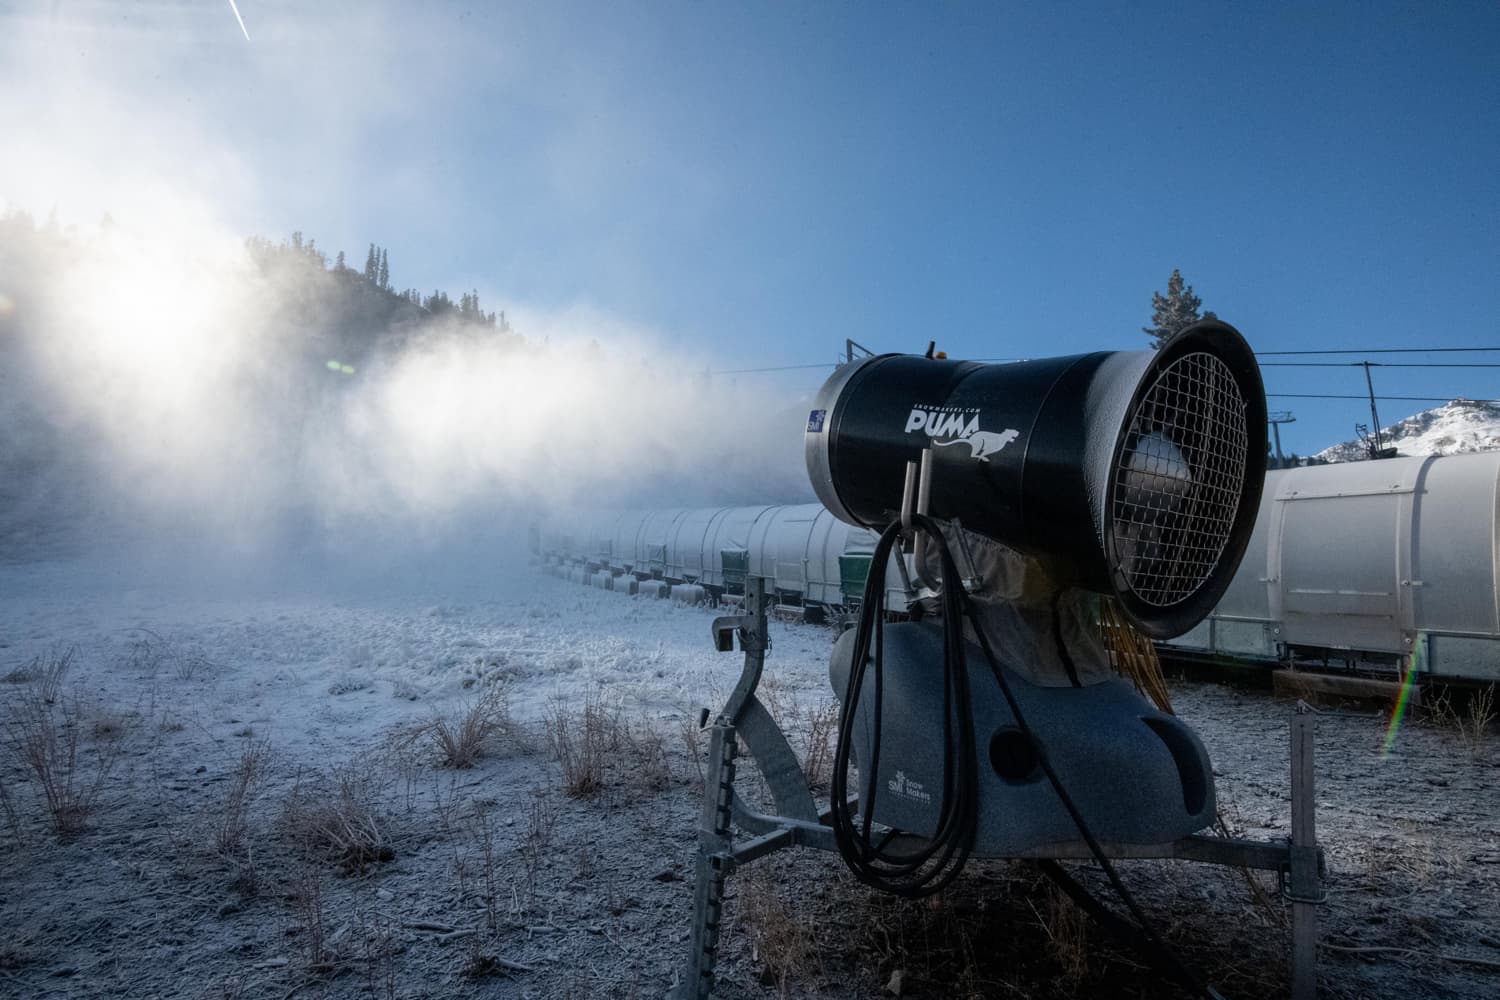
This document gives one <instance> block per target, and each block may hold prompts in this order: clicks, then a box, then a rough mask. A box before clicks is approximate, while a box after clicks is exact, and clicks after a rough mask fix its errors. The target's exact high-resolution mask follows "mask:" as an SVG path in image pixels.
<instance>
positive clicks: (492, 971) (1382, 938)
mask: <svg viewBox="0 0 1500 1000" xmlns="http://www.w3.org/2000/svg"><path fill="white" fill-rule="evenodd" d="M123 565H125V563H124V562H123V561H122V562H121V563H120V564H119V565H111V564H110V563H108V562H103V561H99V560H92V561H86V562H72V563H68V562H53V563H40V564H31V565H19V566H17V565H13V566H7V567H0V678H3V679H4V680H5V681H6V683H0V707H3V710H4V711H5V713H6V715H5V720H6V721H5V729H4V730H3V731H0V736H3V741H0V743H3V746H4V748H5V753H4V755H3V759H0V779H3V782H4V784H3V788H4V790H5V802H6V804H7V813H6V815H4V816H0V823H3V824H4V826H3V827H0V829H3V836H0V926H4V927H5V928H6V933H5V937H4V940H3V941H0V995H6V996H15V997H50V996H55V997H62V996H70V997H94V996H139V997H149V996H163V997H168V996H185V997H244V998H259V997H270V998H290V997H298V996H300V997H313V996H330V997H358V996H375V997H398V996H400V997H428V996H495V997H510V996H515V997H568V998H570V1000H574V998H581V997H593V996H599V997H604V996H609V997H612V998H618V997H629V996H642V997H659V996H661V995H663V994H664V992H665V991H666V989H667V988H668V987H669V986H670V984H671V983H672V980H673V977H674V975H675V974H676V972H677V970H678V969H679V968H680V966H681V963H682V960H683V952H684V947H685V933H686V928H687V922H688V917H689V913H690V898H691V882H690V880H691V873H692V864H693V851H694V836H695V834H694V829H695V823H696V815H697V811H698V796H699V794H700V793H699V787H700V786H699V781H700V779H699V770H698V768H699V763H698V753H699V752H700V751H701V746H697V745H695V738H694V732H695V730H694V727H693V726H692V725H691V723H692V721H693V720H694V719H695V718H696V715H697V711H698V708H699V707H700V706H706V705H715V704H717V703H718V702H719V700H720V699H722V697H723V695H724V694H725V693H726V692H727V691H728V689H729V687H730V686H731V685H732V684H733V682H734V680H735V679H736V677H737V674H738V668H739V658H738V657H737V656H733V655H721V654H716V653H714V652H713V651H712V649H711V646H710V643H709V630H708V624H709V621H710V618H711V616H712V612H709V611H707V610H706V609H700V608H679V607H673V606H672V605H670V604H669V603H668V602H658V601H652V600H649V599H632V598H627V597H623V596H621V595H616V594H611V593H606V592H602V591H596V590H593V589H589V588H583V587H579V586H577V585H574V584H570V583H566V582H564V581H561V580H556V579H553V578H551V577H546V576H543V575H541V574H539V573H535V572H533V571H531V570H529V569H528V568H526V567H525V566H524V565H521V564H518V563H517V562H516V561H515V560H497V561H496V563H495V565H494V568H493V571H492V572H479V573H472V572H471V573H468V574H465V575H453V574H447V573H439V572H435V571H424V570H421V569H418V568H414V567H412V566H408V567H405V568H404V569H403V570H402V571H401V572H395V571H390V570H386V571H373V570H372V571H370V572H366V573H361V574H347V573H346V574H342V576H341V578H340V579H338V580H337V582H334V581H335V577H334V576H333V575H332V574H324V575H323V576H322V577H319V576H317V575H304V576H299V577H297V578H286V577H284V576H282V575H279V574H277V573H275V572H265V571H263V572H261V573H258V574H253V575H248V576H247V575H245V574H240V575H238V576H234V575H232V574H224V573H204V574H202V575H200V576H199V577H198V578H185V577H184V576H183V575H182V574H181V573H176V572H166V571H163V572H159V573H152V572H150V571H149V570H146V569H143V568H142V566H141V565H140V564H138V563H132V564H131V565H130V569H129V571H128V572H127V571H125V570H124V569H122V568H120V567H121V566H123ZM226 581H232V582H226ZM831 639H832V633H831V632H830V631H829V630H827V629H824V628H821V627H816V626H807V625H798V624H790V623H776V624H774V625H773V649H772V653H771V657H770V660H769V663H768V676H769V677H771V678H774V687H773V690H772V692H771V694H772V696H773V700H775V701H776V702H777V703H778V706H779V708H780V711H781V712H782V714H783V716H784V718H785V719H786V720H787V722H788V725H789V728H798V727H805V726H806V725H808V724H809V723H810V720H812V719H814V718H816V717H817V715H818V713H819V710H820V709H821V708H823V707H824V706H826V704H827V703H828V700H829V694H830V693H829V691H828V688H827V680H826V676H827V675H826V656H827V651H828V649H829V646H830V643H831ZM69 651H71V656H72V658H71V662H70V666H69V668H68V670H67V672H66V674H65V675H64V676H63V677H62V678H61V682H60V683H59V684H58V685H57V686H56V690H55V691H53V692H51V695H52V702H51V704H50V705H49V704H47V703H46V699H45V697H44V695H45V694H47V692H45V691H43V690H42V689H43V687H44V681H45V678H42V677H38V676H35V675H36V674H38V673H39V671H38V669H37V668H35V667H32V666H31V665H33V664H39V665H42V666H45V664H47V663H48V662H57V661H58V660H59V659H60V658H61V657H63V656H65V655H67V654H68V653H69ZM28 668H29V672H30V674H31V675H33V676H27V675H28ZM495 691H499V692H503V694H504V698H505V700H506V703H507V704H508V710H509V715H510V719H509V721H508V723H507V724H506V725H505V726H504V727H503V728H502V729H501V730H500V731H499V732H498V733H496V734H495V737H494V738H493V739H492V740H491V742H490V744H489V746H488V748H487V753H486V754H485V756H483V757H482V758H480V759H479V760H478V761H477V762H476V763H475V765H474V766H473V767H471V768H467V769H462V770H460V769H454V768H452V767H447V766H444V757H443V752H442V751H441V749H440V748H439V746H438V744H437V743H436V742H435V741H434V740H432V739H430V738H429V733H428V732H427V731H426V730H424V728H423V727H425V726H427V725H428V724H429V723H430V722H431V721H432V720H433V719H435V718H453V719H456V718H457V717H458V716H459V715H460V714H461V713H463V712H464V711H465V710H466V709H467V708H471V707H473V706H475V705H476V704H480V703H481V702H482V701H483V699H484V697H485V694H486V693H487V692H495ZM1174 697H1175V699H1176V700H1177V703H1178V704H1177V708H1178V711H1179V713H1180V714H1181V715H1183V716H1184V718H1186V719H1187V720H1188V721H1189V722H1190V724H1192V725H1194V726H1195V727H1196V728H1197V729H1198V730H1199V732H1200V733H1201V734H1202V735H1203V737H1204V740H1205V742H1206V743H1207V745H1208V746H1209V748H1210V751H1211V752H1212V753H1213V755H1214V758H1215V764H1216V769H1217V770H1218V772H1219V787H1220V797H1221V801H1222V802H1223V804H1224V806H1225V811H1226V815H1227V817H1228V819H1229V820H1230V821H1231V822H1232V823H1234V824H1237V825H1238V827H1239V828H1240V829H1241V830H1242V831H1243V832H1245V833H1246V834H1248V835H1251V836H1281V835H1285V833H1286V815H1287V805H1286V801H1285V789H1286V778H1285V775H1286V768H1287V764H1286V736H1285V733H1286V722H1287V718H1288V715H1289V711H1290V710H1289V707H1288V706H1287V705H1285V704H1282V703H1276V702H1273V701H1272V700H1270V699H1269V698H1268V697H1266V696H1263V695H1260V694H1255V693H1244V692H1237V691H1232V690H1228V689H1224V688H1220V687H1216V686H1211V685H1206V684H1196V683H1183V684H1179V685H1178V686H1177V687H1176V688H1175V689H1174ZM27 706H30V707H31V714H30V715H27V714H25V712H24V711H23V710H24V709H25V708H26V707H27ZM586 707H587V708H588V709H589V711H590V712H592V713H593V718H594V719H595V720H596V721H595V723H594V728H593V729H592V730H590V729H589V728H588V725H589V724H588V723H586V722H585V721H584V719H583V718H582V713H583V712H584V710H585V708H586ZM43 718H45V719H47V720H51V722H50V724H51V725H52V726H53V734H54V736H55V737H56V738H57V739H58V741H59V742H58V744H57V746H60V747H63V748H66V745H67V742H68V737H69V736H70V734H71V735H73V736H76V739H77V754H76V757H75V758H74V760H73V762H72V764H71V765H69V770H70V773H71V774H72V777H73V781H74V784H73V786H72V790H71V794H73V795H74V796H75V800H77V801H83V802H84V803H85V804H86V805H87V807H88V810H87V814H86V816H84V817H81V824H80V825H81V826H82V827H83V829H82V832H80V833H78V834H76V835H75V836H72V837H70V838H59V837H58V836H57V835H56V834H55V833H54V831H53V829H52V827H51V826H50V825H49V821H48V810H47V808H46V806H45V803H44V802H43V800H42V798H41V796H40V795H39V794H38V793H39V792H40V791H41V783H40V782H39V781H38V779H37V777H36V775H35V774H34V773H28V772H27V769H26V768H25V767H24V766H23V762H22V761H20V760H19V759H18V758H17V756H16V753H15V749H16V746H17V744H18V742H19V743H21V744H24V743H25V740H26V738H27V737H28V735H30V734H34V732H35V729H36V725H37V723H36V722H35V721H34V720H37V719H43ZM549 719H550V720H552V723H553V726H552V729H553V732H554V734H555V733H556V731H557V730H556V725H557V722H558V720H563V721H565V722H566V723H567V724H568V725H569V726H571V727H572V729H571V733H572V735H573V737H574V738H575V740H582V739H583V738H584V736H585V735H586V734H587V733H589V732H593V733H594V735H595V736H597V737H598V739H599V744H598V746H599V747H600V748H601V752H602V755H603V757H604V760H603V764H602V777H603V787H602V788H600V789H599V790H597V791H596V792H595V793H594V794H592V795H588V796H583V797H576V798H575V797H570V796H569V795H567V794H566V791H567V790H566V789H565V787H564V782H565V775H564V772H563V769H562V767H561V766H560V764H559V762H558V760H557V757H556V754H555V752H554V746H553V744H552V742H551V741H549V739H548V736H547V729H548V726H547V725H546V723H547V720H549ZM27 720H33V721H32V722H28V721H27ZM1383 729H1384V725H1383V720H1382V719H1381V718H1380V717H1379V716H1378V715H1376V714H1373V713H1370V714H1358V713H1354V714H1329V715H1326V716H1323V717H1321V718H1320V719H1319V733H1318V754H1319V757H1318V764H1319V766H1318V775H1319V782H1320V802H1319V807H1320V814H1319V832H1320V835H1321V837H1322V839H1323V842H1324V844H1325V846H1326V847H1327V849H1328V852H1329V860H1330V865H1331V868H1332V877H1331V881H1330V887H1331V896H1330V900H1331V902H1330V905H1329V906H1328V907H1327V908H1326V909H1325V911H1324V916H1325V938H1324V940H1325V942H1326V943H1327V944H1329V945H1331V946H1333V947H1331V948H1330V949H1329V950H1328V951H1326V952H1325V954H1324V956H1323V982H1324V987H1325V991H1326V992H1328V993H1329V994H1330V995H1337V996H1346V997H1362V996H1389V995H1401V994H1404V995H1408V996H1442V997H1460V998H1474V1000H1477V998H1480V997H1492V996H1495V995H1497V993H1500V990H1497V988H1496V987H1497V986H1500V926H1497V925H1500V792H1497V791H1496V787H1497V784H1500V780H1497V779H1500V766H1497V765H1500V761H1497V748H1496V746H1495V742H1494V739H1493V737H1491V738H1490V739H1489V740H1488V741H1487V742H1485V741H1480V742H1478V743H1470V742H1467V741H1465V740H1464V739H1462V738H1461V737H1460V736H1459V735H1458V734H1456V733H1455V732H1454V731H1452V730H1451V729H1448V728H1442V727H1435V726H1428V725H1412V726H1409V727H1407V728H1406V729H1405V730H1404V731H1403V733H1402V735H1401V737H1400V739H1399V740H1398V742H1397V744H1396V746H1395V750H1394V752H1393V753H1392V754H1391V755H1390V756H1388V757H1382V756H1381V755H1380V742H1381V736H1382V735H1383ZM804 737H805V733H795V734H794V738H793V742H794V744H797V745H798V746H799V747H801V746H802V745H803V740H804ZM576 749H577V748H576V746H575V750H576ZM53 760H54V761H58V762H61V761H64V757H63V756H54V758H53ZM62 766H63V764H61V763H59V764H58V767H59V768H61V767H62ZM247 775H248V777H247ZM96 781H97V783H98V792H97V795H96V796H94V797H93V798H92V799H91V800H90V799H89V794H88V793H90V792H91V791H92V790H93V788H94V783H95V782H96ZM325 822H334V823H344V824H347V826H348V828H349V829H347V830H344V831H343V832H344V833H347V834H348V835H349V836H348V837H347V838H346V839H344V840H341V839H339V837H338V836H335V834H337V833H338V832H339V831H333V832H332V833H330V831H328V830H326V829H325V828H324V827H323V826H321V825H320V824H321V823H325ZM350 842H353V843H356V844H359V845H363V846H360V847H358V848H357V849H355V850H353V851H352V852H351V851H350V850H349V849H348V846H347V844H348V843H350ZM1125 875H1126V878H1127V880H1128V881H1129V882H1130V883H1131V884H1132V885H1133V886H1135V887H1136V888H1137V889H1138V891H1139V892H1140V894H1141V896H1142V898H1143V901H1144V904H1145V905H1146V908H1147V910H1148V912H1150V913H1151V914H1152V915H1153V917H1154V918H1155V919H1157V920H1158V921H1159V923H1160V925H1161V926H1162V928H1163V930H1164V933H1166V935H1167V937H1168V938H1169V940H1171V941H1172V942H1173V944H1174V946H1175V947H1177V948H1178V949H1179V950H1181V951H1182V952H1183V954H1184V956H1185V957H1186V958H1187V959H1188V960H1189V961H1190V962H1191V963H1193V964H1194V965H1195V966H1197V967H1199V968H1202V969H1204V970H1206V971H1207V972H1208V973H1209V974H1210V975H1211V976H1212V977H1213V978H1214V979H1215V981H1216V982H1217V983H1218V984H1219V985H1220V987H1221V990H1222V991H1223V992H1224V993H1225V995H1227V996H1238V997H1258V996H1265V995H1272V994H1274V993H1276V992H1278V991H1280V990H1283V989H1284V985H1285V970H1284V967H1283V948H1284V940H1285V939H1284V927H1283V925H1282V923H1281V917H1282V915H1281V910H1280V908H1279V906H1277V905H1275V904H1267V903H1265V902H1257V901H1256V898H1255V896H1254V894H1253V893H1252V892H1251V891H1250V890H1249V889H1247V887H1246V885H1245V883H1244V881H1243V880H1242V879H1240V878H1239V876H1238V875H1236V874H1234V873H1231V872H1223V871H1218V870H1215V869H1209V868H1205V867H1192V868H1189V867H1187V866H1176V865H1169V864H1134V865H1126V866H1125ZM1084 877H1085V878H1091V876H1088V875H1085V876H1084ZM1094 881H1096V882H1097V880H1096V879H1095V880H1094ZM731 885H732V891H733V895H732V898H731V900H730V903H729V906H728V910H727V917H728V919H727V923H726V932H725V939H724V953H723V962H722V973H723V974H722V977H721V991H722V994H723V995H725V996H728V997H759V996H773V995H777V994H778V993H782V994H783V995H792V996H796V995H819V996H828V997H840V998H852V997H863V996H875V995H881V994H882V993H883V992H884V991H886V988H887V987H888V986H893V985H895V984H897V983H899V985H900V990H901V993H902V995H906V996H925V997H947V996H957V995H967V996H1032V997H1044V996H1101V995H1104V996H1107V995H1127V996H1142V997H1144V996H1160V995H1168V994H1169V992H1170V988H1169V987H1166V986H1164V985H1163V984H1162V982H1161V981H1160V979H1159V978H1158V977H1157V976H1156V975H1155V973H1153V972H1151V970H1149V969H1147V968H1145V967H1143V966H1142V965H1141V963H1140V962H1139V961H1138V960H1137V959H1135V958H1134V957H1133V956H1132V955H1131V953H1130V952H1128V951H1122V950H1120V949H1118V948H1116V947H1114V946H1112V945H1110V944H1109V943H1108V942H1107V941H1106V940H1105V939H1103V938H1102V935H1101V934H1100V933H1099V932H1098V931H1097V930H1095V929H1093V928H1092V927H1089V926H1088V925H1086V924H1083V923H1080V922H1078V921H1076V920H1075V919H1072V918H1071V917H1070V915H1069V913H1070V911H1069V910H1068V908H1067V907H1066V906H1064V905H1063V904H1061V903H1060V902H1059V901H1058V900H1057V899H1056V898H1055V897H1054V896H1053V895H1052V894H1051V893H1050V892H1049V891H1048V890H1047V889H1046V888H1045V886H1044V884H1043V883H1042V882H1041V881H1040V880H1039V879H1038V877H1037V876H1036V874H1035V872H1034V871H1033V870H1032V869H1030V868H1027V867H1025V866H1020V865H1008V864H999V863H989V864H976V865H974V866H973V868H972V870H971V872H970V873H969V874H968V875H967V876H966V877H965V878H964V879H963V880H962V882H961V884H960V886H959V887H958V888H956V889H955V890H952V891H950V893H948V894H947V896H945V899H944V902H943V903H942V904H941V905H937V906H934V905H932V904H930V903H905V902H901V901H898V900H894V899H890V898H888V897H882V896H878V895H874V894H872V893H870V892H868V891H866V890H865V889H863V888H862V887H860V886H858V885H857V884H855V883H853V882H852V880H851V879H849V878H848V877H847V876H846V875H845V874H844V873H843V872H842V869H841V868H840V867H839V865H838V862H837V860H836V859H833V858H829V857H825V856H820V855H815V854H808V853H796V854H792V853H789V854H784V855H780V856H777V857H775V858H772V859H768V860H766V861H764V862H761V863H758V864H757V865H754V866H751V867H750V868H747V869H746V870H745V871H744V872H742V873H741V877H740V878H738V879H736V880H735V881H734V882H732V883H731ZM898 972H899V973H900V975H899V976H895V975H894V974H895V973H898ZM884 995H890V993H889V992H884Z"/></svg>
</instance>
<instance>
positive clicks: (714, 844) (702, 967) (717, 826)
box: [672, 719, 735, 1000]
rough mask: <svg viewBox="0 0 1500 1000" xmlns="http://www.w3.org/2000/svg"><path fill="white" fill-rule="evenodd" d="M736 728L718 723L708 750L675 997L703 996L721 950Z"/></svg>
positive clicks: (692, 999) (730, 860)
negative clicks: (684, 952)
mask: <svg viewBox="0 0 1500 1000" xmlns="http://www.w3.org/2000/svg"><path fill="white" fill-rule="evenodd" d="M734 756H735V738H734V727H733V726H731V725H728V724H726V723H725V722H724V721H723V720H722V719H721V720H720V721H719V722H717V723H715V725H714V727H713V730H712V736H711V738H710V742H709V750H708V781H707V786H706V787H705V788H704V795H703V812H702V814H701V815H700V817H699V820H698V879H697V886H696V888H695V890H694V892H693V926H692V928H691V929H690V930H689V934H690V935H691V940H690V941H689V942H688V963H687V970H686V972H685V973H684V975H683V978H682V981H681V982H680V983H679V984H678V987H677V989H676V990H675V991H674V993H673V994H672V996H673V998H674V1000H705V998H707V997H708V996H709V994H710V993H712V992H713V987H714V963H715V961H716V960H717V958H718V953H719V920H720V915H721V913H722V910H723V905H724V882H725V880H726V879H728V877H729V875H730V873H731V872H732V871H733V869H734V864H735V862H734V857H733V855H732V851H733V834H732V832H731V829H730V819H731V810H732V808H733V804H734Z"/></svg>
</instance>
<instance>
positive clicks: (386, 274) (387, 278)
mask: <svg viewBox="0 0 1500 1000" xmlns="http://www.w3.org/2000/svg"><path fill="white" fill-rule="evenodd" d="M377 284H379V285H380V287H381V288H383V289H385V290H386V291H390V290H391V269H390V266H389V265H388V264H387V263H386V258H385V249H384V248H382V249H381V251H380V280H379V281H378V282H377Z"/></svg>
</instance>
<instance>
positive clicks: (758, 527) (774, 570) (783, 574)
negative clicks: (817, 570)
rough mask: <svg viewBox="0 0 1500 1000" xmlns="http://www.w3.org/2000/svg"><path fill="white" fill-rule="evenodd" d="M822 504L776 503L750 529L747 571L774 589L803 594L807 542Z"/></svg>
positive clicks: (805, 576) (805, 577)
mask: <svg viewBox="0 0 1500 1000" xmlns="http://www.w3.org/2000/svg"><path fill="white" fill-rule="evenodd" d="M822 510H823V506H822V505H821V504H815V503H808V504H795V505H792V506H788V507H778V508H777V509H776V510H775V511H773V512H772V514H771V516H770V517H767V518H762V519H760V520H758V521H756V523H755V524H754V525H753V526H752V528H751V532H750V575H751V576H761V577H764V578H765V579H766V580H767V581H768V582H769V583H770V584H771V586H772V587H774V589H776V590H778V591H782V592H783V593H787V594H798V595H800V594H802V593H803V591H804V589H805V588H806V585H807V583H806V581H807V566H806V561H807V544H808V538H809V536H810V535H811V532H812V528H813V523H814V522H815V521H816V519H817V516H818V514H819V513H820V512H821V511H822Z"/></svg>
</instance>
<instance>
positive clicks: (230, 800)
mask: <svg viewBox="0 0 1500 1000" xmlns="http://www.w3.org/2000/svg"><path fill="white" fill-rule="evenodd" d="M270 754H271V746H270V744H269V743H268V742H266V741H265V740H260V741H258V742H255V743H251V744H250V745H249V746H247V747H246V748H245V750H244V752H243V753H241V754H240V759H239V761H238V762H237V763H236V764H235V768H234V774H233V775H232V776H231V777H230V779H229V789H228V791H226V792H225V793H224V803H223V806H222V807H221V809H220V812H219V817H218V822H217V823H216V824H215V825H214V849H215V850H216V851H218V852H219V854H221V855H223V856H224V857H226V858H237V857H238V856H239V855H240V854H241V852H242V851H243V849H244V847H245V843H246V841H245V833H246V829H247V826H248V822H249V807H250V803H251V802H252V801H253V800H254V798H255V793H256V791H257V790H258V789H259V787H260V784H261V781H262V779H263V778H264V777H265V770H266V764H267V762H268V760H269V758H270Z"/></svg>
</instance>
